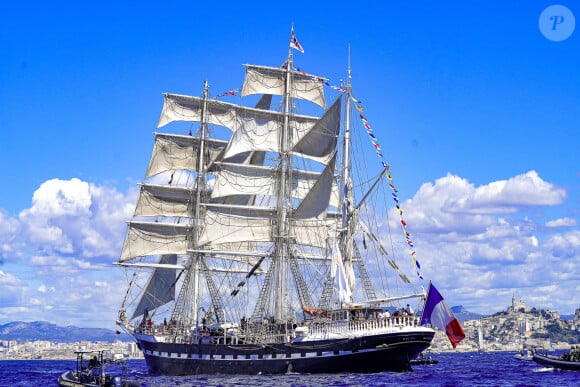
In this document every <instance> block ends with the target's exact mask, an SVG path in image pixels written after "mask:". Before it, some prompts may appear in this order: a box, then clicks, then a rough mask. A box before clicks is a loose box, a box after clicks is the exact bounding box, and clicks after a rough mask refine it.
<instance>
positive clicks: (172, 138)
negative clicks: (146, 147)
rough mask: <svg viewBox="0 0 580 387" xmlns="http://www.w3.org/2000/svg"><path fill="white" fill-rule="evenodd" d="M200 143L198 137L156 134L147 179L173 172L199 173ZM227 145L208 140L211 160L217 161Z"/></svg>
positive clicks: (223, 142)
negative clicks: (187, 171) (162, 173)
mask: <svg viewBox="0 0 580 387" xmlns="http://www.w3.org/2000/svg"><path fill="white" fill-rule="evenodd" d="M199 143H200V139H199V138H198V137H192V136H183V135H175V134H163V133H155V145H154V146H153V152H152V155H151V160H150V161H149V167H148V168H147V172H146V173H145V177H151V176H154V175H157V174H159V173H161V172H165V171H171V170H189V171H197V170H198V166H197V161H198V158H199V156H198V154H199V151H198V149H199ZM226 144H227V142H226V141H221V140H206V141H205V148H206V150H207V151H208V152H209V159H210V160H215V159H216V158H217V156H218V155H219V154H220V153H221V152H222V150H223V149H224V148H225V146H226ZM210 160H208V162H209V161H210ZM206 166H207V165H206Z"/></svg>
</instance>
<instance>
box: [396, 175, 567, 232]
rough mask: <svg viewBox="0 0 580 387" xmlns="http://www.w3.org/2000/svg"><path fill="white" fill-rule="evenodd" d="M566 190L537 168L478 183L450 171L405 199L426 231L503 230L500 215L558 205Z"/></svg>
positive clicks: (412, 215) (412, 219)
mask: <svg viewBox="0 0 580 387" xmlns="http://www.w3.org/2000/svg"><path fill="white" fill-rule="evenodd" d="M566 197H567V194H566V190H564V189H563V188H559V187H557V186H555V185H554V184H551V183H548V182H546V181H544V180H542V179H541V178H540V177H539V176H538V174H537V172H536V171H530V172H527V173H525V174H521V175H518V176H515V177H513V178H511V179H508V180H500V181H494V182H491V183H489V184H486V185H482V186H480V187H475V186H474V185H473V184H472V183H470V182H469V181H468V180H466V179H464V178H461V177H459V176H455V175H452V174H447V176H445V177H442V178H440V179H437V180H436V181H435V184H432V183H425V184H423V185H422V186H421V187H420V188H419V191H417V193H416V194H415V196H414V197H413V198H412V199H410V200H409V201H407V203H405V206H406V207H408V208H410V209H412V211H409V215H408V218H409V220H411V221H412V223H413V224H416V225H418V226H417V227H419V231H422V232H437V233H446V232H465V233H481V232H490V227H493V226H495V230H496V231H500V230H501V227H500V226H501V225H500V224H498V222H501V220H498V218H497V215H502V214H511V213H515V212H517V211H519V210H521V209H523V208H527V207H531V206H555V205H560V204H562V203H563V202H564V201H565V200H566Z"/></svg>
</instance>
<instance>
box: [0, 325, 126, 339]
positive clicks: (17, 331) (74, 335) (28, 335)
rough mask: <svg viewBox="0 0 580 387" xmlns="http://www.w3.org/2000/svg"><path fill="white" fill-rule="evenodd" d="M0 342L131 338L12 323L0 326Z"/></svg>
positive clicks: (104, 331)
mask: <svg viewBox="0 0 580 387" xmlns="http://www.w3.org/2000/svg"><path fill="white" fill-rule="evenodd" d="M0 340H7V341H9V340H15V341H19V342H24V341H36V340H43V341H51V342H59V343H74V342H78V341H102V342H114V341H116V340H121V341H130V340H131V337H130V336H129V335H127V334H120V335H118V334H116V333H115V332H114V331H112V330H110V329H103V328H79V327H75V326H67V327H60V326H58V325H55V324H51V323H48V322H45V321H35V322H30V323H27V322H22V321H14V322H10V323H8V324H5V325H0Z"/></svg>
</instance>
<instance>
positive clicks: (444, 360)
mask: <svg viewBox="0 0 580 387" xmlns="http://www.w3.org/2000/svg"><path fill="white" fill-rule="evenodd" d="M514 354H515V353H514V352H494V353H445V354H435V355H433V357H434V358H435V359H437V360H438V361H439V363H438V364H435V365H422V366H415V367H414V371H413V372H405V373H394V372H383V373H378V374H351V373H343V374H320V375H301V374H287V375H255V376H247V375H204V376H179V377H175V376H172V377H168V376H157V375H150V374H149V373H148V372H147V367H146V365H145V362H144V361H143V360H129V361H128V362H127V365H128V367H129V370H130V375H129V377H130V379H134V380H137V381H138V382H139V383H141V386H143V387H148V386H152V387H153V386H158V387H165V386H176V387H177V386H178V387H191V386H276V387H284V386H292V387H294V386H296V387H299V386H570V387H576V386H580V372H577V371H576V372H575V371H559V370H554V369H551V368H546V367H542V366H541V365H539V364H536V363H534V362H532V361H520V360H516V359H514V357H513V356H514ZM74 367H75V361H74V360H0V386H2V387H3V386H27V387H29V386H33V387H36V386H39V387H41V386H42V387H44V386H57V385H58V384H57V378H58V376H59V375H60V374H61V373H62V372H63V371H65V370H67V369H72V368H74Z"/></svg>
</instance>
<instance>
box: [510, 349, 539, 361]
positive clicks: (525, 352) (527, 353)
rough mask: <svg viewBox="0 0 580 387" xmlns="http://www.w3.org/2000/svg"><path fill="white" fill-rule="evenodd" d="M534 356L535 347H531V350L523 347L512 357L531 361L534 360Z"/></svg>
mask: <svg viewBox="0 0 580 387" xmlns="http://www.w3.org/2000/svg"><path fill="white" fill-rule="evenodd" d="M535 354H536V347H532V348H531V349H530V348H527V347H524V348H523V349H522V350H520V352H519V353H516V354H515V355H514V359H517V360H526V361H531V360H533V359H534V355H535Z"/></svg>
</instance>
